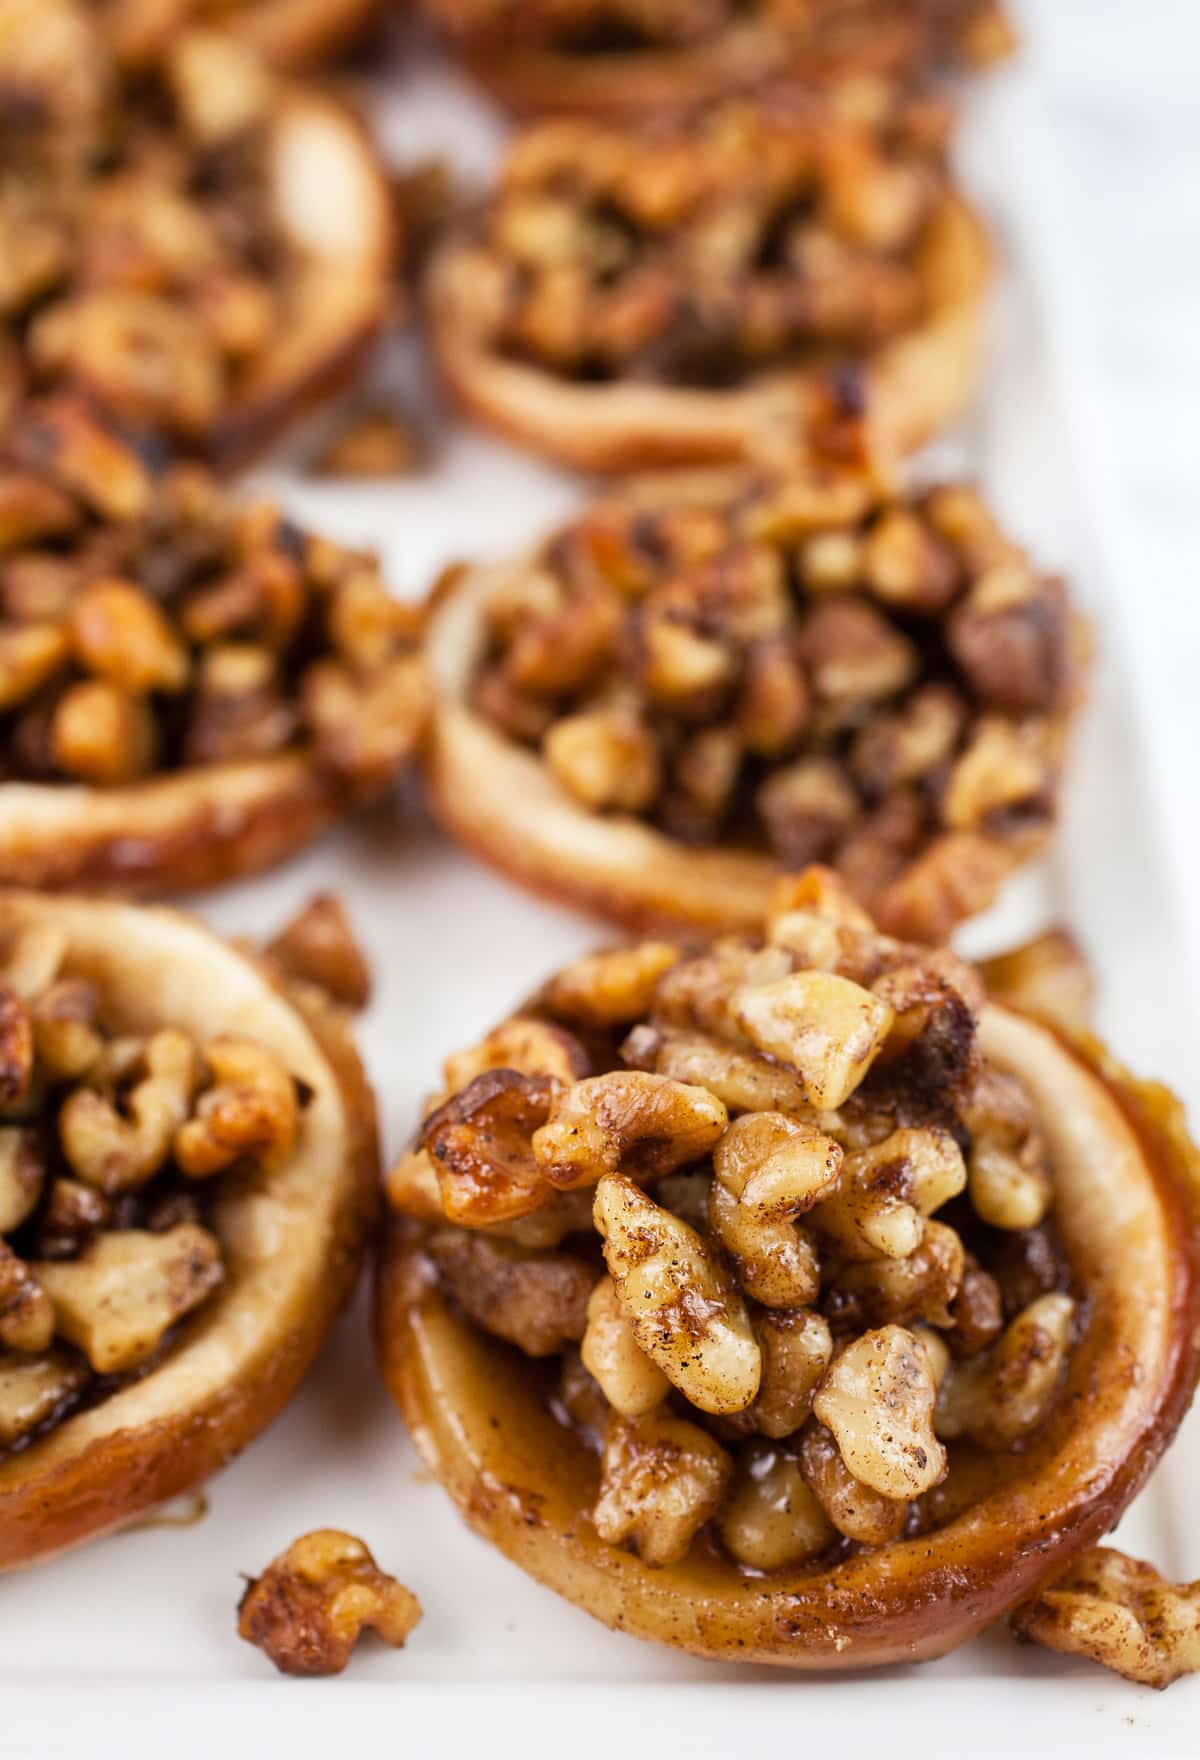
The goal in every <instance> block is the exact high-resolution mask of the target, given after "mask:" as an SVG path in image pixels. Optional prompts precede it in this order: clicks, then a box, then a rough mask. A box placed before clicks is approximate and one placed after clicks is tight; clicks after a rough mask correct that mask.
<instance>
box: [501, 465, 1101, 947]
mask: <svg viewBox="0 0 1200 1760" xmlns="http://www.w3.org/2000/svg"><path fill="white" fill-rule="evenodd" d="M485 626H486V628H485V637H486V639H485V642H484V646H483V652H482V655H481V659H480V662H479V665H478V668H477V671H476V674H475V678H474V683H473V689H472V700H473V704H474V707H475V708H476V710H477V711H478V712H479V713H480V714H482V715H483V716H484V717H486V718H487V720H488V721H490V722H491V723H492V724H493V725H494V726H495V727H496V728H498V729H499V730H500V731H501V732H502V733H503V734H504V735H505V736H506V737H508V738H511V739H513V740H515V741H518V742H520V743H521V744H524V745H527V746H530V747H534V748H540V751H541V754H542V757H543V759H544V761H545V763H546V765H547V766H548V768H549V769H550V770H551V772H552V773H553V775H554V776H555V778H556V779H557V780H558V782H559V783H560V784H561V785H562V787H563V788H564V789H565V790H566V792H567V793H568V795H569V796H571V797H572V798H573V799H574V800H575V801H577V802H578V803H579V804H580V805H581V806H583V807H585V808H586V809H588V810H589V811H591V812H595V813H612V814H634V815H636V816H637V817H639V818H642V819H644V820H648V821H649V822H650V823H652V824H653V825H655V826H657V827H658V828H659V829H660V830H662V831H663V832H665V833H666V834H667V835H668V836H670V837H672V838H674V839H676V840H680V841H683V842H685V843H689V844H696V845H711V844H717V843H723V844H728V845H740V846H749V847H759V848H762V847H765V848H766V849H768V850H769V851H770V852H771V853H773V854H774V855H775V856H777V857H778V858H779V860H780V861H781V862H783V863H784V864H787V865H793V866H794V865H799V864H802V863H804V862H808V861H822V862H827V863H831V864H832V865H834V866H836V867H837V868H838V869H839V870H840V871H841V872H842V873H843V875H844V876H845V878H846V879H847V881H848V882H849V884H850V886H851V889H852V890H853V891H854V892H855V894H856V895H857V896H858V897H860V898H861V899H862V900H863V901H864V902H866V903H867V904H868V905H869V906H871V907H872V908H873V909H875V910H876V911H877V912H878V913H879V914H880V916H881V918H882V919H883V920H884V921H885V922H888V923H891V922H893V921H895V922H900V923H906V924H907V923H915V922H917V921H922V922H930V921H933V922H936V921H938V920H939V919H940V918H944V917H946V916H947V915H948V916H949V918H950V920H951V921H953V920H955V919H956V918H957V917H958V916H962V915H969V914H971V913H972V912H973V911H975V910H978V909H979V908H981V906H982V905H984V904H986V903H988V902H989V901H990V898H991V896H992V895H993V894H994V892H995V890H996V889H997V887H998V884H999V882H1000V879H1001V878H1002V877H1003V873H1004V871H1005V869H1006V868H1007V867H1008V866H1011V864H1012V862H1013V861H1014V860H1016V859H1018V858H1020V857H1021V856H1023V855H1025V854H1027V853H1028V852H1029V851H1030V850H1032V849H1033V848H1034V847H1035V846H1036V844H1037V843H1038V841H1039V840H1040V838H1041V837H1042V836H1043V835H1044V834H1045V833H1046V832H1047V831H1048V830H1049V828H1050V826H1051V824H1052V822H1053V817H1054V812H1055V806H1056V797H1057V792H1058V781H1059V769H1060V762H1061V754H1062V746H1063V739H1064V733H1065V730H1066V725H1067V721H1068V718H1069V714H1070V711H1071V709H1072V707H1073V704H1074V702H1075V700H1076V698H1077V696H1078V692H1079V683H1080V672H1081V661H1080V656H1079V653H1078V648H1079V626H1078V625H1077V624H1076V623H1075V622H1074V621H1073V618H1072V613H1071V610H1070V605H1069V601H1068V598H1067V594H1066V590H1065V588H1064V585H1063V583H1062V582H1061V581H1060V580H1057V579H1054V578H1051V577H1048V576H1045V575H1041V574H1039V573H1038V572H1037V571H1036V569H1035V568H1034V566H1033V565H1032V564H1031V562H1030V561H1029V560H1028V559H1027V558H1026V557H1025V556H1024V555H1023V553H1022V552H1021V551H1020V550H1019V549H1018V548H1017V547H1016V545H1015V544H1013V543H1012V542H1011V541H1010V540H1009V539H1008V538H1007V537H1006V536H1005V535H1004V534H1003V533H1002V532H1001V531H1000V529H999V527H998V526H997V524H996V522H995V520H994V519H993V517H992V515H991V514H990V512H989V511H988V509H987V508H986V506H985V505H984V504H983V502H982V501H981V500H980V499H979V497H978V496H977V495H976V494H975V492H974V491H973V490H971V489H969V488H966V487H964V486H961V485H948V486H943V487H939V488H934V489H931V490H929V491H927V492H925V493H922V494H918V495H916V496H913V497H909V498H892V497H890V496H888V495H886V494H883V493H881V492H879V491H877V490H875V489H873V488H872V487H871V486H870V485H869V484H868V483H867V482H865V481H864V480H862V479H861V478H858V477H856V476H853V475H849V474H848V475H845V476H841V475H837V474H833V475H829V476H827V477H825V478H824V479H817V480H816V481H812V482H810V481H809V480H807V479H806V480H805V481H803V482H801V481H800V480H799V479H795V480H793V479H789V478H784V477H779V478H767V477H759V476H752V475H748V474H747V475H731V476H730V477H729V478H723V479H721V482H720V485H719V487H717V488H715V489H714V490H713V491H712V492H711V493H708V492H707V491H705V490H704V489H702V488H701V487H700V485H699V484H698V485H697V487H696V490H695V492H694V493H693V494H691V495H689V494H688V493H687V492H685V491H676V492H672V491H670V490H664V489H662V488H661V487H660V486H659V485H657V484H653V483H648V484H647V485H645V486H644V488H643V489H639V488H636V487H634V488H629V489H625V490H620V491H616V492H614V493H613V494H612V495H611V496H609V497H608V498H606V499H604V500H602V501H599V502H597V503H595V504H594V505H593V506H592V508H591V509H590V510H589V511H587V512H586V513H585V514H583V515H582V516H581V517H580V518H579V519H578V520H577V521H576V522H575V523H574V524H573V525H571V526H568V527H567V528H565V529H564V530H563V531H561V532H559V533H558V534H557V535H555V536H554V537H553V538H552V539H550V540H549V541H548V542H547V543H546V544H545V545H544V546H543V547H542V549H541V551H540V552H539V553H538V554H537V555H536V557H535V558H534V559H533V560H532V562H530V563H527V564H524V565H521V566H518V567H513V568H506V569H498V570H496V571H495V573H494V575H493V576H492V577H491V578H490V581H489V584H488V587H487V592H486V601H485Z"/></svg>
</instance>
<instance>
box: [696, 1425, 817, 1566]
mask: <svg viewBox="0 0 1200 1760" xmlns="http://www.w3.org/2000/svg"><path fill="white" fill-rule="evenodd" d="M719 1527H720V1531H721V1539H722V1540H723V1541H724V1543H725V1546H726V1548H727V1550H728V1551H729V1552H731V1553H732V1554H733V1556H734V1558H736V1559H737V1561H738V1563H739V1564H745V1565H749V1566H750V1567H751V1569H753V1570H758V1571H777V1570H783V1569H785V1568H786V1567H787V1566H788V1565H795V1564H801V1563H802V1562H803V1561H804V1560H805V1559H807V1558H815V1557H816V1556H817V1555H818V1553H821V1552H824V1550H825V1548H826V1547H827V1546H828V1545H829V1544H830V1542H831V1541H833V1540H835V1539H836V1538H837V1530H836V1529H835V1528H834V1526H833V1523H832V1522H831V1521H830V1520H829V1518H828V1516H827V1515H826V1514H825V1511H824V1510H823V1509H822V1508H821V1505H820V1503H819V1502H818V1500H817V1498H816V1496H815V1495H814V1493H813V1491H812V1490H811V1489H810V1487H809V1485H808V1483H807V1482H806V1480H805V1478H804V1475H803V1473H802V1471H801V1468H800V1462H799V1461H798V1460H797V1459H796V1457H795V1455H793V1454H790V1453H789V1452H788V1451H787V1450H786V1449H782V1448H780V1447H778V1445H774V1444H771V1443H766V1442H759V1443H752V1444H750V1446H749V1448H748V1449H747V1450H746V1452H745V1453H744V1454H743V1455H742V1457H741V1459H740V1460H739V1462H738V1468H737V1474H736V1476H735V1478H734V1481H733V1486H732V1488H731V1490H730V1493H729V1496H728V1497H727V1499H726V1500H725V1502H724V1504H723V1505H722V1508H721V1515H720V1520H719Z"/></svg>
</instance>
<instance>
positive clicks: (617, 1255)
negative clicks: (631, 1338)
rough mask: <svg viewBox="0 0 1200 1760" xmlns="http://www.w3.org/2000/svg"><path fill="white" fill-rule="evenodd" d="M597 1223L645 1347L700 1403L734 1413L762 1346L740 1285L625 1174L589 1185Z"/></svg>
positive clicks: (746, 1397) (754, 1384) (756, 1375)
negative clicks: (594, 1199)
mask: <svg viewBox="0 0 1200 1760" xmlns="http://www.w3.org/2000/svg"><path fill="white" fill-rule="evenodd" d="M594 1215H595V1223H596V1228H597V1230H598V1232H599V1234H600V1237H601V1239H602V1240H603V1242H604V1258H605V1262H606V1264H607V1265H608V1269H609V1274H610V1276H611V1277H612V1280H613V1283H614V1284H615V1285H616V1290H617V1294H618V1296H619V1297H620V1300H621V1305H622V1307H623V1308H624V1309H625V1311H626V1313H627V1314H628V1316H629V1319H630V1322H631V1324H632V1326H633V1330H634V1335H635V1337H636V1338H637V1341H638V1343H639V1344H640V1345H641V1347H642V1349H643V1350H644V1351H645V1353H646V1355H647V1356H648V1357H650V1358H651V1359H652V1361H653V1362H655V1363H657V1364H658V1366H659V1368H660V1369H661V1370H662V1371H663V1373H664V1374H665V1375H666V1376H667V1378H668V1379H669V1380H670V1381H671V1382H672V1383H673V1384H674V1385H675V1386H676V1387H677V1388H678V1389H679V1390H680V1392H681V1393H682V1394H683V1395H684V1396H685V1398H687V1399H689V1400H690V1401H691V1402H692V1404H693V1405H694V1406H697V1407H698V1408H699V1409H700V1410H701V1411H702V1412H740V1411H744V1410H745V1408H746V1407H747V1406H748V1405H749V1404H750V1402H751V1401H752V1400H753V1398H754V1396H755V1394H756V1393H757V1392H758V1385H759V1380H760V1377H761V1374H762V1353H761V1351H760V1349H759V1345H758V1341H757V1339H756V1338H755V1336H754V1331H753V1328H752V1327H751V1325H750V1316H749V1314H748V1312H747V1309H746V1304H745V1302H744V1301H743V1299H742V1296H741V1293H740V1291H739V1290H738V1288H737V1285H736V1284H735V1283H734V1282H733V1280H732V1278H731V1277H730V1276H729V1275H728V1273H727V1272H726V1270H725V1268H724V1266H723V1265H722V1263H721V1261H720V1259H719V1257H718V1256H717V1254H716V1253H715V1252H714V1251H713V1249H712V1248H711V1247H710V1246H709V1244H708V1243H707V1242H706V1241H705V1240H704V1238H703V1237H702V1236H701V1235H699V1234H697V1232H696V1230H695V1229H693V1228H689V1227H688V1225H687V1223H686V1222H683V1221H681V1220H680V1218H679V1217H678V1216H675V1215H673V1214H672V1212H671V1211H669V1210H664V1209H662V1208H661V1207H660V1206H659V1205H658V1204H655V1203H653V1202H652V1201H651V1200H650V1199H649V1198H648V1197H647V1196H646V1194H645V1193H644V1192H643V1191H642V1190H641V1188H640V1187H638V1186H636V1185H634V1183H633V1181H632V1180H631V1179H627V1178H626V1177H625V1176H624V1175H623V1174H606V1175H605V1177H604V1178H603V1179H602V1180H601V1181H600V1183H599V1185H598V1186H597V1187H596V1206H595V1213H594Z"/></svg>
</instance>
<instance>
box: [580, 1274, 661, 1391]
mask: <svg viewBox="0 0 1200 1760" xmlns="http://www.w3.org/2000/svg"><path fill="white" fill-rule="evenodd" d="M579 1354H580V1358H581V1359H582V1362H583V1366H584V1368H585V1369H587V1370H588V1371H589V1373H590V1374H592V1375H593V1376H595V1378H596V1382H597V1384H598V1385H599V1387H600V1389H601V1391H602V1392H603V1394H604V1397H605V1399H606V1400H607V1401H608V1403H609V1405H610V1406H612V1408H613V1410H614V1411H618V1412H620V1413H622V1415H623V1416H625V1417H627V1418H640V1417H641V1416H642V1414H643V1413H644V1412H650V1411H653V1410H654V1408H655V1406H658V1405H661V1404H662V1402H663V1400H664V1399H665V1398H666V1397H667V1394H668V1393H669V1392H670V1390H671V1384H670V1382H669V1380H668V1379H667V1377H666V1376H665V1375H664V1374H663V1372H662V1370H661V1369H660V1368H659V1367H658V1365H657V1364H656V1363H654V1362H652V1361H651V1359H650V1358H649V1357H648V1356H647V1355H646V1353H645V1351H643V1349H642V1347H641V1345H640V1344H639V1343H638V1341H637V1332H636V1330H635V1328H634V1325H633V1321H632V1320H631V1318H630V1316H629V1312H628V1310H627V1309H626V1308H625V1306H624V1304H623V1302H622V1301H621V1298H620V1296H619V1295H618V1294H617V1287H616V1285H615V1284H614V1282H613V1280H612V1278H611V1277H602V1278H601V1279H600V1281H599V1283H598V1284H597V1285H596V1287H595V1289H594V1290H593V1291H592V1294H591V1299H590V1300H589V1302H588V1314H587V1330H586V1332H585V1333H584V1335H583V1343H582V1344H581V1345H580V1348H579Z"/></svg>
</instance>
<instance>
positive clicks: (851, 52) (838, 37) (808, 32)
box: [426, 0, 1013, 114]
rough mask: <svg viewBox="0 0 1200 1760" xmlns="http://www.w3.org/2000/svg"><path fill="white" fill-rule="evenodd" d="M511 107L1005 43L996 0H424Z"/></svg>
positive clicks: (813, 73) (801, 74)
mask: <svg viewBox="0 0 1200 1760" xmlns="http://www.w3.org/2000/svg"><path fill="white" fill-rule="evenodd" d="M426 7H427V10H428V11H429V13H430V14H431V15H432V17H433V18H434V19H435V20H437V22H438V23H439V24H441V25H442V26H443V28H444V29H445V30H446V31H447V33H448V34H449V36H450V37H451V39H452V40H453V41H455V42H456V43H457V44H458V46H459V47H460V48H461V49H462V51H463V53H464V55H465V56H466V58H467V60H468V62H469V64H470V67H471V70H472V72H473V73H474V74H475V75H476V77H477V78H478V79H480V80H481V81H482V82H483V84H484V85H486V86H487V87H488V89H489V90H490V91H492V92H494V93H495V95H496V96H497V97H498V98H500V99H501V100H502V101H503V102H504V103H506V104H509V105H511V106H512V107H513V108H514V109H516V110H522V111H529V110H535V111H536V110H543V111H556V110H557V111H570V112H572V113H574V114H587V113H589V112H593V111H607V112H610V113H611V112H618V111H620V112H629V111H642V112H646V113H649V112H652V111H660V110H662V109H663V108H664V107H666V106H670V105H677V104H679V103H686V102H692V101H695V100H696V99H699V98H705V97H718V96H720V95H722V94H723V93H726V92H728V91H729V90H730V89H731V87H733V86H736V85H739V84H742V85H748V84H752V83H754V82H757V81H761V80H763V79H779V78H788V79H797V78H799V79H805V80H810V81H820V82H823V83H828V82H830V81H837V80H839V79H840V80H847V81H849V80H852V79H853V80H858V79H862V78H863V77H864V76H866V77H880V76H882V77H885V78H893V79H894V78H907V77H911V76H912V75H913V74H914V73H923V72H927V71H928V70H929V69H931V68H935V67H942V66H945V65H946V64H948V63H949V64H958V65H964V64H965V65H967V66H972V67H978V66H985V65H988V64H990V63H992V62H995V61H998V60H1002V59H1004V57H1005V56H1006V55H1008V54H1009V53H1010V52H1011V50H1012V47H1013V32H1012V27H1011V25H1010V24H1009V22H1008V20H1007V19H1006V17H1005V15H1004V13H1003V11H1002V10H1001V8H1000V6H999V5H998V4H997V3H996V0H949V3H948V4H947V3H946V0H753V3H752V4H750V5H746V4H744V0H532V3H531V0H426Z"/></svg>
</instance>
